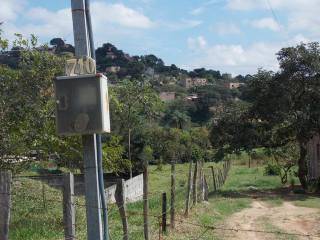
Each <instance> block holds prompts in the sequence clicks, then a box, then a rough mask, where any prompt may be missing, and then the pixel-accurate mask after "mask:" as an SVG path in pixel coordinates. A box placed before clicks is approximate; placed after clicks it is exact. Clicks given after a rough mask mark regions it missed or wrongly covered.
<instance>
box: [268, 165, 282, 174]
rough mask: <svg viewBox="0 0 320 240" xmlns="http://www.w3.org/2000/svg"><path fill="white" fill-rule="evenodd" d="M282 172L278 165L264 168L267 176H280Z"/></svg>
mask: <svg viewBox="0 0 320 240" xmlns="http://www.w3.org/2000/svg"><path fill="white" fill-rule="evenodd" d="M280 172H281V169H280V167H279V166H278V165H275V164H270V163H268V165H267V166H266V167H265V168H264V175H267V176H279V175H280Z"/></svg>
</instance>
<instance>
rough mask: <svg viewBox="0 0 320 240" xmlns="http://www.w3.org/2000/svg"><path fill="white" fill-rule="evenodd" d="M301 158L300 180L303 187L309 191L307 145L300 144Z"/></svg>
mask: <svg viewBox="0 0 320 240" xmlns="http://www.w3.org/2000/svg"><path fill="white" fill-rule="evenodd" d="M299 146H300V156H299V160H298V167H299V169H298V178H299V180H300V183H301V186H302V187H303V189H307V187H308V183H307V178H306V176H307V173H308V171H307V167H306V157H307V147H306V144H305V143H300V144H299Z"/></svg>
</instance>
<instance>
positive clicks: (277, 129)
mask: <svg viewBox="0 0 320 240" xmlns="http://www.w3.org/2000/svg"><path fill="white" fill-rule="evenodd" d="M278 61H279V64H280V70H279V71H278V72H277V73H272V72H268V71H263V70H259V71H258V73H257V74H256V75H255V76H253V77H252V78H251V79H250V80H249V81H248V82H247V87H246V88H245V89H244V92H243V96H242V98H243V99H244V100H246V101H248V102H249V103H250V104H249V106H248V108H247V109H246V110H245V111H242V112H240V111H238V112H237V111H236V112H235V114H234V116H232V115H229V117H230V119H226V118H222V119H221V120H219V122H218V124H216V125H215V126H213V128H212V136H217V138H218V141H217V139H215V138H211V140H212V142H213V144H214V141H217V144H216V146H220V147H222V148H223V149H229V150H234V151H236V150H241V149H244V150H250V149H252V148H254V147H259V146H263V147H267V148H276V147H282V146H285V145H287V144H289V143H294V142H297V144H298V146H299V148H300V151H299V156H298V157H297V159H296V160H297V162H298V165H299V170H298V176H299V180H300V182H301V184H302V186H303V187H304V188H306V187H307V184H308V183H307V179H306V176H307V168H306V155H307V149H306V144H307V142H308V141H309V140H310V138H311V137H312V136H313V135H314V134H315V133H317V132H319V131H320V105H319V104H318V103H319V102H320V81H319V74H320V47H319V44H318V43H309V44H300V45H298V46H296V47H289V48H283V49H282V50H281V51H279V53H278ZM219 129H220V131H219ZM223 130H225V133H223ZM243 130H245V131H243ZM216 131H217V133H218V134H216V133H215V132H216ZM219 133H221V134H222V136H221V137H219ZM239 135H240V136H239ZM239 137H240V138H239ZM244 138H245V139H244ZM247 140H249V141H247Z"/></svg>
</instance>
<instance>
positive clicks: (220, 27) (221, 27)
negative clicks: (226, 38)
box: [212, 22, 241, 35]
mask: <svg viewBox="0 0 320 240" xmlns="http://www.w3.org/2000/svg"><path fill="white" fill-rule="evenodd" d="M212 30H213V31H216V32H217V33H218V34H219V35H229V34H239V33H241V30H240V28H239V27H238V26H237V25H235V24H234V23H232V22H219V23H217V24H215V25H214V26H213V28H212Z"/></svg>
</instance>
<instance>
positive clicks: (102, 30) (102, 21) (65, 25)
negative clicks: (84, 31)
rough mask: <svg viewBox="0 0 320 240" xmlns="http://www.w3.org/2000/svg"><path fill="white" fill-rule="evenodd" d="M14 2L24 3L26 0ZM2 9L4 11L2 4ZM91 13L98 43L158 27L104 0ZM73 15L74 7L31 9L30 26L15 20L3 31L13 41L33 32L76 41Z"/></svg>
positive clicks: (144, 17)
mask: <svg viewBox="0 0 320 240" xmlns="http://www.w3.org/2000/svg"><path fill="white" fill-rule="evenodd" d="M0 1H3V0H0ZM5 1H7V0H5ZM11 1H12V0H11ZM13 1H19V2H21V1H22V0H13ZM23 1H24V0H23ZM1 3H2V2H1ZM0 9H2V5H1V6H0ZM91 10H92V12H94V14H92V19H93V28H94V29H93V30H94V35H95V39H96V42H97V43H102V42H106V41H112V40H115V39H116V38H117V37H118V38H119V36H121V37H123V36H126V37H127V36H130V37H135V36H137V35H138V34H140V32H141V31H144V30H147V29H150V28H153V27H154V26H155V23H154V22H153V21H151V20H150V19H149V18H148V17H147V16H145V15H144V14H142V13H141V12H139V11H136V10H134V9H131V8H129V7H127V6H125V5H124V4H120V3H116V4H108V3H105V2H102V1H95V2H93V3H92V5H91ZM0 11H1V10H0ZM71 15H72V14H71V9H70V8H65V9H60V10H57V11H52V10H49V9H46V8H30V9H27V10H25V13H24V15H23V16H24V18H25V22H26V24H24V25H21V24H20V25H19V26H18V25H17V24H15V21H14V20H11V21H8V23H5V24H4V26H3V30H4V32H5V37H7V38H9V39H12V38H13V37H12V36H13V33H16V32H18V33H22V34H23V35H30V34H31V33H32V34H35V35H36V36H38V37H39V38H40V39H42V40H44V39H47V40H49V39H50V38H52V37H62V38H64V39H66V40H68V41H69V42H72V40H73V29H72V26H73V25H72V16H71ZM0 19H1V18H0Z"/></svg>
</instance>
